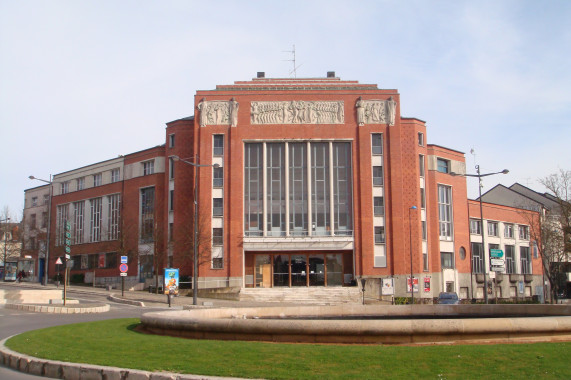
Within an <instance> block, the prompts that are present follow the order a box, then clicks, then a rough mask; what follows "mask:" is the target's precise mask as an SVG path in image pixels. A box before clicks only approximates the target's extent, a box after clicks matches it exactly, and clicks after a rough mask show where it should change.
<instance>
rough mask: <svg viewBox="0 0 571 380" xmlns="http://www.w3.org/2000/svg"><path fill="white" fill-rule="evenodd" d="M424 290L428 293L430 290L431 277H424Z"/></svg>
mask: <svg viewBox="0 0 571 380" xmlns="http://www.w3.org/2000/svg"><path fill="white" fill-rule="evenodd" d="M424 291H425V292H427V293H428V292H430V277H425V278H424Z"/></svg>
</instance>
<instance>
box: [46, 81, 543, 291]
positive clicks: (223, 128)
mask: <svg viewBox="0 0 571 380" xmlns="http://www.w3.org/2000/svg"><path fill="white" fill-rule="evenodd" d="M404 101H406V97H405V98H404ZM400 105H401V96H400V94H399V93H398V92H397V91H396V90H386V89H379V88H378V87H377V85H371V84H360V83H358V82H357V81H344V80H341V79H339V78H337V77H335V75H334V73H329V75H328V77H327V78H309V79H270V78H265V77H264V75H263V74H262V73H260V75H259V77H258V78H255V79H253V80H251V81H239V82H235V83H234V84H232V85H220V86H217V87H216V89H215V90H208V91H202V90H201V91H197V92H196V95H195V100H194V110H193V111H194V112H193V113H194V116H191V117H187V118H183V119H179V120H175V121H172V122H169V123H167V127H166V134H165V144H164V145H163V146H160V147H156V148H151V149H148V150H144V151H141V152H136V153H132V154H129V155H126V156H124V157H121V158H119V159H115V160H110V162H108V161H106V162H103V163H99V164H94V165H92V166H90V167H87V168H80V169H76V170H72V171H70V172H66V173H62V174H59V175H56V176H55V177H54V181H55V182H57V183H56V184H55V185H54V189H57V188H59V186H61V185H59V183H60V182H62V181H63V182H65V181H68V182H69V181H77V179H78V178H79V177H82V176H86V175H87V176H93V174H94V173H99V172H104V173H106V172H107V171H109V170H113V169H114V168H120V178H119V179H117V177H113V176H111V181H105V178H106V177H105V175H104V178H103V179H104V181H103V183H102V184H101V185H99V186H86V187H85V188H84V189H83V190H78V189H71V190H68V191H67V192H66V193H65V194H60V193H59V192H58V191H54V196H53V198H52V202H51V208H52V218H51V225H52V231H51V235H50V236H51V246H50V249H51V254H50V257H51V259H50V273H52V274H53V273H54V271H55V266H54V263H55V257H57V256H60V255H61V254H62V252H61V250H62V247H61V246H60V245H57V236H56V234H57V226H58V213H57V212H56V210H58V206H62V205H64V204H68V205H72V206H69V207H70V209H69V210H68V213H69V214H66V215H68V217H69V218H71V209H72V208H73V207H76V206H73V204H74V202H77V201H81V200H90V199H95V198H98V197H105V196H108V195H109V194H120V196H121V234H120V236H119V237H117V236H112V234H111V235H108V236H109V237H111V238H109V239H100V241H96V242H90V241H84V242H83V243H82V244H75V245H74V246H73V247H72V255H73V256H74V257H75V256H78V255H89V254H102V253H109V252H120V253H121V254H128V255H129V256H130V266H129V272H128V274H129V278H130V279H131V280H132V281H144V280H145V277H148V275H149V273H152V272H153V271H154V270H159V273H160V271H161V270H162V268H164V267H170V266H172V267H177V268H180V270H181V274H182V275H188V276H192V274H193V273H192V249H193V243H194V241H193V235H194V231H193V229H194V215H193V214H194V204H195V203H196V204H197V205H198V210H199V218H198V226H199V227H198V231H199V233H198V242H197V245H198V249H199V257H200V261H199V264H200V265H199V287H202V288H221V287H226V288H242V287H277V286H336V285H337V286H350V285H354V284H355V280H358V279H360V278H365V279H367V287H368V291H370V292H371V293H369V294H373V295H375V296H378V297H380V296H382V294H381V285H382V280H383V279H393V281H394V295H395V296H406V295H410V290H409V289H407V277H409V276H410V273H411V271H412V272H413V275H414V277H415V278H416V279H419V285H420V286H419V289H418V293H416V294H415V297H419V298H425V299H432V298H433V297H436V296H437V295H438V293H439V292H441V291H445V290H449V291H456V292H459V293H461V294H462V293H463V296H464V297H470V298H472V297H475V294H477V293H478V292H477V289H476V288H478V287H483V284H479V283H478V282H477V281H476V279H475V276H474V275H473V273H472V272H473V268H472V260H471V239H472V240H473V239H476V238H477V237H476V236H471V234H470V225H469V224H470V218H471V217H472V218H477V214H479V210H478V212H476V210H475V209H474V207H473V203H472V202H469V201H468V199H467V186H466V178H465V177H462V176H459V175H452V174H451V173H452V172H454V173H457V174H464V173H465V158H464V154H463V153H462V152H458V151H455V150H453V149H448V148H444V147H441V146H438V145H430V144H426V141H427V128H426V125H425V122H424V121H422V120H419V119H415V118H407V117H403V116H401V114H400ZM443 112H444V111H443ZM148 162H153V164H154V170H153V171H152V173H149V172H148V170H149V166H148ZM190 163H194V164H199V165H201V167H200V168H199V169H197V168H196V167H195V166H192V165H191V164H190ZM215 164H216V166H217V167H216V168H214V167H212V165H215ZM296 165H297V166H296ZM196 170H198V173H196ZM296 170H298V171H296ZM84 172H85V173H87V174H85V173H84ZM299 173H302V174H299ZM196 174H198V177H197V178H198V183H195V175H196ZM196 186H198V199H196V202H195V200H194V191H195V189H196V188H195V187H196ZM147 188H153V189H154V190H153V193H152V195H153V196H154V200H153V204H152V205H153V217H152V218H150V216H149V214H148V213H147V216H146V217H143V216H142V214H143V213H144V209H145V207H147V206H148V204H145V200H147V197H149V194H151V193H149V192H145V190H144V189H147ZM105 199H107V198H105ZM105 199H103V201H102V202H103V203H104V204H108V207H109V210H110V211H108V212H107V213H106V212H105V211H102V215H103V217H107V218H108V220H109V222H108V223H110V225H112V224H113V223H114V222H113V220H112V217H110V215H111V216H112V215H114V214H113V212H112V208H113V203H112V200H105ZM109 199H111V198H109ZM105 202H108V203H105ZM90 204H91V203H90ZM93 204H95V205H97V203H93ZM145 205H147V206H145ZM86 207H87V206H86ZM147 208H148V207H147ZM60 209H61V207H60ZM62 212H63V211H61V210H60V214H61V213H62ZM96 212H97V211H93V213H95V214H89V215H90V218H91V219H92V220H93V218H94V216H93V215H96V217H99V218H100V216H97V215H98V214H96ZM488 212H489V213H490V215H488V214H487V213H488ZM517 212H518V211H517V210H515V209H513V208H509V207H499V208H495V207H492V206H487V207H486V209H485V213H486V215H485V218H486V219H487V218H491V219H494V220H498V221H507V222H510V223H523V221H521V220H520V219H518V218H517V217H516V215H518V214H517ZM82 217H83V216H82ZM110 218H111V219H110ZM101 220H103V219H101ZM143 220H147V221H146V222H144V221H143ZM150 220H152V223H153V227H152V231H153V234H152V236H150V235H149V236H147V238H146V240H145V239H142V237H141V235H142V234H143V232H142V231H144V230H145V227H144V226H142V225H143V224H144V223H148V226H147V227H146V228H147V229H149V228H151V227H149V226H150ZM59 223H61V220H60V221H59ZM87 223H88V221H87V220H86V221H85V224H87ZM102 223H103V225H105V223H106V222H105V221H104V220H103V222H102ZM84 228H91V230H90V231H89V233H90V234H93V233H94V232H93V231H94V230H93V227H91V226H87V225H86V226H84ZM108 228H111V227H109V226H108ZM146 233H147V235H148V234H149V232H148V231H147V232H146ZM83 234H84V235H85V236H91V235H89V234H87V232H83ZM143 240H145V241H143ZM522 244H524V242H522ZM528 244H529V242H528ZM149 255H151V256H152V257H154V258H152V259H149V258H148V257H147V259H144V260H143V259H142V257H144V256H149ZM77 259H78V260H81V259H80V258H77ZM101 260H103V259H101ZM143 261H145V263H146V264H144V263H143ZM85 262H86V259H83V262H82V263H83V264H82V266H78V265H76V267H75V269H74V270H73V271H72V273H74V272H76V273H88V272H95V273H96V274H95V275H96V278H100V277H105V278H106V280H105V281H113V279H115V278H118V274H119V273H118V269H117V268H116V267H113V268H103V269H99V268H96V267H97V265H95V268H92V267H91V264H85ZM102 262H103V261H101V263H102ZM145 265H146V267H145ZM149 265H150V266H151V269H149ZM145 268H146V269H145ZM532 269H533V274H534V275H540V274H541V265H540V262H539V259H536V258H533V265H532ZM425 285H427V286H425ZM474 289H476V290H474ZM534 294H535V293H534Z"/></svg>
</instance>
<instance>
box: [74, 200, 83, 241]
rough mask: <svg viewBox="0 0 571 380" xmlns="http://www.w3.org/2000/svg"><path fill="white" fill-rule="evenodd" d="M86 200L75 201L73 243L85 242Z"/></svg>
mask: <svg viewBox="0 0 571 380" xmlns="http://www.w3.org/2000/svg"><path fill="white" fill-rule="evenodd" d="M84 225H85V201H79V202H73V225H72V229H73V240H72V241H73V244H82V243H83V231H84Z"/></svg>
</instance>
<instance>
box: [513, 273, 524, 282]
mask: <svg viewBox="0 0 571 380" xmlns="http://www.w3.org/2000/svg"><path fill="white" fill-rule="evenodd" d="M521 280H522V275H521V274H515V273H510V282H512V283H516V282H518V281H521Z"/></svg>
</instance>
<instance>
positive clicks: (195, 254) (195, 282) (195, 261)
mask: <svg viewBox="0 0 571 380" xmlns="http://www.w3.org/2000/svg"><path fill="white" fill-rule="evenodd" d="M172 159H173V160H174V161H181V162H184V163H185V164H188V165H192V166H194V167H195V168H196V169H194V235H193V243H194V247H193V252H192V253H193V255H192V257H193V269H192V304H193V305H196V304H197V303H198V168H203V167H206V166H210V167H213V168H218V167H220V165H218V164H204V165H200V164H198V156H196V157H195V160H196V162H191V161H187V160H184V159H182V158H180V157H179V156H172Z"/></svg>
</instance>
